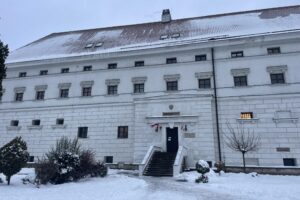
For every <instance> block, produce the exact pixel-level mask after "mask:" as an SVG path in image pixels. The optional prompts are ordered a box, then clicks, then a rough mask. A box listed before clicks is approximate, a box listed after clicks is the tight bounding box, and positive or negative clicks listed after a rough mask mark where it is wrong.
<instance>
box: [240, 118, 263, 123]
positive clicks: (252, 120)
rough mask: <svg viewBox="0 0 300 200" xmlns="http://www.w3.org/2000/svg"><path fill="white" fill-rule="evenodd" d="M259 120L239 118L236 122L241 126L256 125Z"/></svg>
mask: <svg viewBox="0 0 300 200" xmlns="http://www.w3.org/2000/svg"><path fill="white" fill-rule="evenodd" d="M258 120H259V119H257V118H253V119H241V118H238V119H236V121H237V122H238V123H240V124H256V123H257V122H258Z"/></svg>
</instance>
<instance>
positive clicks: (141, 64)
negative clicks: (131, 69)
mask: <svg viewBox="0 0 300 200" xmlns="http://www.w3.org/2000/svg"><path fill="white" fill-rule="evenodd" d="M144 65H145V62H144V61H143V60H142V61H135V62H134V66H135V67H142V66H144Z"/></svg>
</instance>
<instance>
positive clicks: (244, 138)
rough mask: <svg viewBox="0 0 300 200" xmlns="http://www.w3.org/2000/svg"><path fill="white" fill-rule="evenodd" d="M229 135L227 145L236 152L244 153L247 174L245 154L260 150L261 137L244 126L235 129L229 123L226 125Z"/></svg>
mask: <svg viewBox="0 0 300 200" xmlns="http://www.w3.org/2000/svg"><path fill="white" fill-rule="evenodd" d="M226 124H227V128H228V131H229V134H224V135H225V137H226V139H227V140H226V145H227V146H228V147H229V148H230V149H232V150H234V151H239V152H241V153H242V156H243V169H244V172H246V163H245V154H246V153H247V152H250V151H256V150H258V148H259V146H260V137H259V136H257V135H255V134H254V131H253V130H250V129H248V128H247V129H245V128H244V127H243V125H237V127H236V129H234V128H233V127H232V126H231V124H230V123H229V122H227V123H226Z"/></svg>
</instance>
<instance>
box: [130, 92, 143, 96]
mask: <svg viewBox="0 0 300 200" xmlns="http://www.w3.org/2000/svg"><path fill="white" fill-rule="evenodd" d="M131 94H132V95H145V94H146V93H145V92H137V93H131Z"/></svg>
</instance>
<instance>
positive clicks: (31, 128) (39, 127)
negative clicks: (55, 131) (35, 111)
mask: <svg viewBox="0 0 300 200" xmlns="http://www.w3.org/2000/svg"><path fill="white" fill-rule="evenodd" d="M27 128H28V129H29V130H40V129H42V128H43V126H42V125H40V126H33V125H31V126H27Z"/></svg>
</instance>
